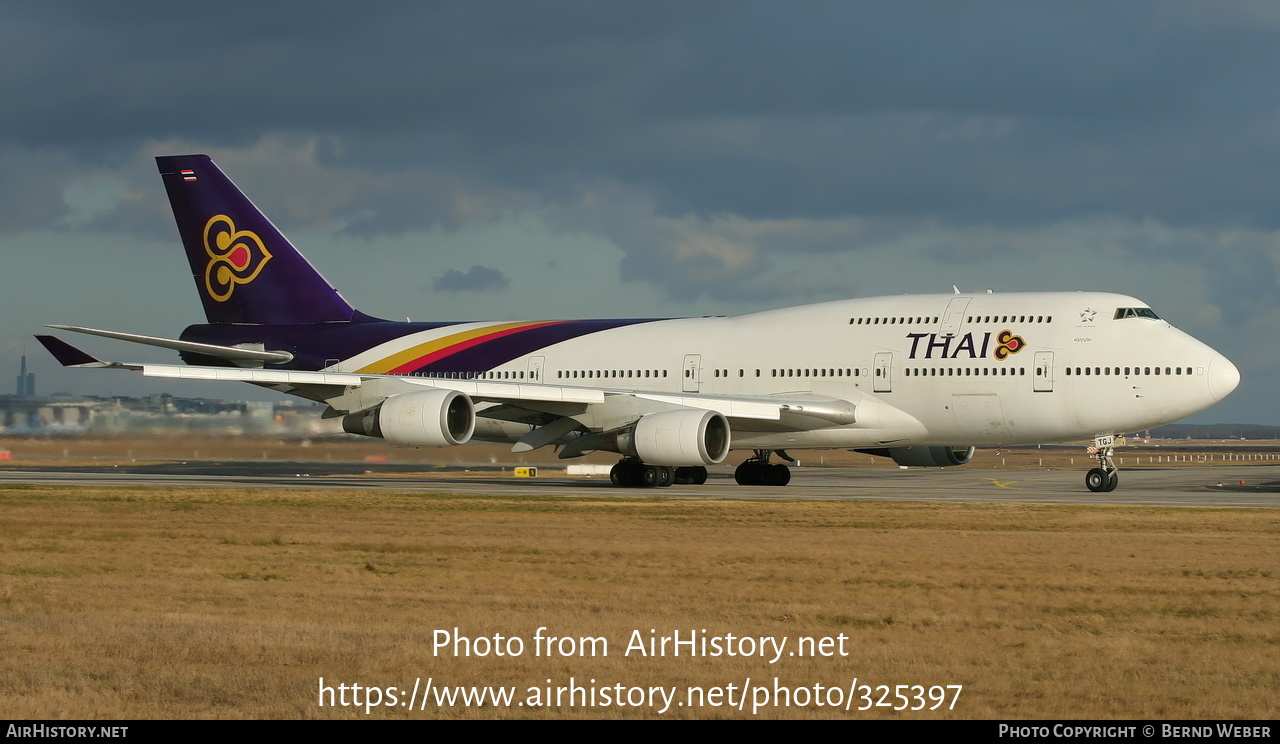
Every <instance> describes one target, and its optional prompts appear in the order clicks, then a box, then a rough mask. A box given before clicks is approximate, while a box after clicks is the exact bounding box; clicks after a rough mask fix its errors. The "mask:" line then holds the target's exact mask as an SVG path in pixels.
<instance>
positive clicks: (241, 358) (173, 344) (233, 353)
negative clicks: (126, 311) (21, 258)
mask: <svg viewBox="0 0 1280 744" xmlns="http://www.w3.org/2000/svg"><path fill="white" fill-rule="evenodd" d="M45 327H46V328H56V329H58V330H60V331H72V332H74V333H86V334H88V335H90V336H101V337H103V338H113V339H116V340H117V341H128V342H130V343H135V344H146V345H147V346H159V347H160V348H162V349H173V350H174V351H188V352H192V353H195V354H204V355H205V356H211V357H217V358H219V359H226V360H228V361H231V362H235V363H237V364H241V365H243V364H244V363H245V362H257V363H266V364H285V363H286V362H289V361H291V360H292V359H293V354H290V353H289V352H287V351H267V350H265V349H247V348H243V347H240V346H217V345H215V344H198V343H195V342H194V341H179V340H177V339H172V338H159V337H156V336H143V335H140V334H137V333H125V332H123V331H104V330H100V329H98V328H84V327H81V326H69V325H52V324H50V325H46V326H45ZM51 338H52V337H51ZM72 348H74V347H72ZM81 353H83V352H81ZM54 356H57V354H55V355H54Z"/></svg>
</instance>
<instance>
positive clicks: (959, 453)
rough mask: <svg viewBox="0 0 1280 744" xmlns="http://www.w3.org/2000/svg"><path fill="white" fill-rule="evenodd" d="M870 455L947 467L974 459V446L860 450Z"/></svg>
mask: <svg viewBox="0 0 1280 744" xmlns="http://www.w3.org/2000/svg"><path fill="white" fill-rule="evenodd" d="M858 451H859V452H865V453H867V454H869V455H878V456H880V457H892V458H893V461H894V462H896V463H898V464H899V465H912V466H917V467H931V468H945V467H950V466H952V465H964V464H965V463H967V462H969V461H970V460H972V459H973V447H887V448H885V449H874V450H858Z"/></svg>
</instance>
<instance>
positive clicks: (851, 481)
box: [0, 462, 1280, 508]
mask: <svg viewBox="0 0 1280 744" xmlns="http://www.w3.org/2000/svg"><path fill="white" fill-rule="evenodd" d="M368 467H369V466H367V465H365V464H363V463H348V464H343V463H290V462H229V463H200V462H191V463H168V464H158V465H120V466H114V467H85V468H76V469H71V468H44V469H40V470H36V469H34V468H32V469H26V470H23V469H20V468H19V467H18V466H10V467H8V468H5V469H4V470H0V484H2V483H39V484H59V485H76V486H113V487H122V488H128V487H139V486H152V487H165V488H311V489H316V488H332V489H384V490H395V491H407V492H436V493H507V494H517V495H518V494H530V495H534V494H536V495H541V496H619V497H657V498H754V499H862V500H877V501H936V502H948V501H950V502H1015V503H1017V502H1023V503H1067V504H1126V505H1178V506H1236V507H1241V506H1243V507H1269V508H1277V507H1280V465H1240V466H1231V465H1224V466H1218V467H1181V468H1180V467H1169V468H1133V469H1130V470H1122V471H1121V475H1120V486H1119V488H1118V489H1116V490H1115V491H1113V492H1111V493H1092V492H1090V491H1088V490H1087V489H1086V488H1085V487H1084V471H1083V470H977V469H966V468H964V467H957V468H948V469H941V468H936V469H926V468H913V469H910V470H888V469H882V468H823V467H802V468H796V469H794V470H793V471H792V472H793V476H792V480H791V484H790V485H788V486H785V487H782V488H777V487H760V486H757V487H747V486H739V485H737V484H736V483H734V481H733V471H732V469H730V468H713V469H712V472H711V473H710V477H709V478H708V480H707V482H706V483H705V484H703V485H701V486H683V485H676V486H672V487H670V488H655V489H643V488H617V487H614V486H612V485H611V484H610V483H609V479H608V477H607V476H596V477H590V478H588V477H581V476H568V475H565V473H564V471H562V470H559V469H542V470H541V474H540V476H539V477H535V478H515V477H514V476H513V474H512V472H511V470H505V471H504V470H501V469H499V468H496V467H490V466H477V467H475V468H473V469H464V468H447V469H446V468H440V469H433V470H429V471H425V472H422V473H410V474H404V473H398V474H391V473H389V472H365V471H366V470H367V469H368ZM395 469H396V470H400V471H403V466H398V467H396V468H395ZM1240 481H1244V483H1243V484H1241V483H1240Z"/></svg>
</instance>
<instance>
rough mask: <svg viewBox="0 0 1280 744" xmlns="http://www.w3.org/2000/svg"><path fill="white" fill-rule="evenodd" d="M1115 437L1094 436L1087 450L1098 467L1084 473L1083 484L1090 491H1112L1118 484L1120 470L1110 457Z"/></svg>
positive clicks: (1113, 448)
mask: <svg viewBox="0 0 1280 744" xmlns="http://www.w3.org/2000/svg"><path fill="white" fill-rule="evenodd" d="M1115 444H1116V438H1115V437H1114V436H1105V437H1095V438H1094V440H1093V446H1092V447H1090V448H1089V450H1088V452H1089V454H1090V455H1093V457H1094V458H1095V459H1097V461H1098V467H1096V468H1091V469H1090V470H1089V472H1087V473H1085V475H1084V485H1085V487H1086V488H1088V489H1089V490H1090V491H1093V492H1095V493H1097V492H1100V491H1102V492H1105V491H1114V490H1116V486H1118V485H1120V470H1119V469H1118V468H1116V465H1115V462H1114V461H1113V460H1112V458H1111V454H1112V452H1113V451H1114V450H1115Z"/></svg>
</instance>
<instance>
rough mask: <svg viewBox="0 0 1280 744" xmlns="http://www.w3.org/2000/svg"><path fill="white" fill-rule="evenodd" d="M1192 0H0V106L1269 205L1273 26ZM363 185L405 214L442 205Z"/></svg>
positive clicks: (974, 198) (369, 156)
mask: <svg viewBox="0 0 1280 744" xmlns="http://www.w3.org/2000/svg"><path fill="white" fill-rule="evenodd" d="M1202 7H1203V6H1197V5H1183V4H1180V3H1155V2H1151V3H1124V4H1118V5H1117V4H1097V3H1075V4H1057V5H1047V4H1027V3H1021V2H1007V3H1000V2H996V3H983V4H973V3H964V4H950V3H923V2H919V3H916V2H901V3H847V2H817V1H815V2H806V3H800V4H786V5H783V4H778V3H763V2H762V3H713V2H699V3H661V2H657V3H643V4H637V3H596V2H535V3H509V2H469V3H375V4H372V5H360V6H355V5H351V4H348V3H341V4H340V3H319V4H317V3H272V4H249V3H230V4H228V3H219V4H217V5H216V6H211V7H200V6H192V7H191V8H190V9H189V8H187V7H185V6H175V5H173V4H172V3H159V2H154V3H153V2H133V3H109V4H103V3H94V2H85V3H46V4H27V5H18V6H16V7H15V6H13V5H10V6H8V8H7V9H6V10H4V11H0V20H3V24H2V25H3V28H4V29H5V30H4V31H0V38H2V39H3V42H4V43H3V44H0V92H3V94H4V95H5V100H6V101H10V102H20V105H7V106H5V107H4V109H3V110H2V111H0V133H3V136H4V138H5V140H6V141H7V142H9V143H12V144H14V145H17V146H19V147H24V148H30V149H53V150H64V151H71V152H75V153H77V154H78V155H80V156H82V157H88V158H91V159H93V160H95V161H99V162H101V161H112V160H113V159H118V158H120V157H122V154H123V153H124V152H126V151H127V150H123V149H122V148H121V145H126V144H132V145H137V144H140V143H141V142H143V141H144V140H146V139H168V138H180V139H183V140H186V141H195V142H205V143H207V144H206V147H215V146H248V145H251V144H252V143H254V142H256V141H257V140H258V139H259V138H260V137H262V136H263V135H264V134H267V133H292V134H294V135H300V136H319V137H336V138H340V139H341V140H342V142H343V147H342V149H341V150H340V151H333V152H330V153H321V157H323V158H325V160H324V162H327V163H331V164H342V163H348V164H349V163H362V164H364V165H365V166H369V165H374V164H376V165H378V166H379V167H382V168H385V169H387V170H388V171H390V172H404V171H410V172H412V171H417V170H422V169H434V170H444V171H448V172H453V173H455V174H458V175H459V176H463V177H465V178H466V179H469V180H470V181H471V182H480V183H485V182H487V183H490V184H494V185H498V184H500V185H502V186H503V187H505V188H509V189H527V190H539V191H545V190H548V189H551V190H554V188H555V187H556V185H557V184H564V183H567V182H572V181H573V180H574V179H576V178H577V177H579V176H582V175H586V176H589V177H592V176H606V177H609V178H613V179H616V180H618V181H620V182H623V183H627V184H630V185H633V186H638V187H641V188H644V189H646V190H647V191H649V192H650V193H651V194H653V195H654V197H655V205H656V208H657V209H658V210H659V211H660V212H661V213H663V214H667V215H681V214H686V213H694V214H703V215H706V214H714V213H718V212H731V213H735V214H742V215H749V216H755V217H771V218H772V217H784V216H785V217H797V216H798V217H834V216H841V215H848V214H876V215H881V216H884V215H908V216H921V215H922V216H929V217H935V218H940V219H947V220H955V221H959V222H966V221H975V220H977V221H981V220H990V219H1017V220H1033V221H1036V220H1053V219H1060V218H1062V217H1063V216H1067V215H1074V214H1078V213H1080V212H1082V211H1084V212H1095V213H1099V212H1100V213H1114V214H1124V215H1139V216H1156V217H1160V218H1165V219H1170V220H1179V221H1194V220H1197V219H1238V220H1245V221H1249V222H1252V223H1256V224H1260V225H1274V224H1277V220H1276V219H1275V210H1274V209H1272V208H1271V205H1270V195H1269V194H1263V193H1261V191H1260V190H1259V188H1258V187H1259V186H1262V185H1265V184H1268V183H1270V180H1271V178H1272V176H1271V173H1273V172H1274V167H1273V166H1274V165H1276V161H1277V160H1280V144H1277V142H1276V137H1275V134H1276V131H1275V129H1276V117H1277V113H1280V112H1278V111H1277V98H1276V96H1277V94H1276V92H1275V86H1274V84H1273V83H1272V81H1273V80H1274V79H1275V78H1276V76H1277V74H1280V44H1278V43H1277V41H1278V39H1277V35H1278V34H1277V27H1276V24H1274V23H1270V24H1269V23H1266V22H1260V21H1259V18H1258V15H1261V16H1262V18H1261V20H1262V21H1266V20H1268V16H1267V15H1266V10H1265V7H1262V8H1259V7H1258V6H1249V5H1234V4H1230V3H1228V4H1225V5H1218V4H1215V5H1214V7H1213V8H1212V9H1208V10H1205V9H1202ZM1251 13H1253V14H1251ZM1271 20H1274V19H1271ZM1225 39H1229V42H1228V41H1225ZM353 200H354V201H355V202H357V203H356V204H355V205H354V207H355V208H356V210H357V211H359V208H362V207H364V206H365V205H362V204H359V203H358V202H359V201H360V195H359V194H356V195H354V196H353ZM370 206H371V207H372V209H373V211H372V212H368V213H367V214H372V215H373V216H375V217H377V216H385V217H386V218H387V220H388V223H387V226H388V228H389V229H391V230H399V229H405V228H406V227H412V226H414V225H422V224H431V223H433V222H434V221H436V220H437V219H438V218H439V214H440V213H439V211H438V210H437V209H436V208H426V209H419V210H417V211H413V210H408V209H394V208H385V209H384V210H382V211H385V212H386V214H385V215H379V208H377V207H376V206H373V205H370Z"/></svg>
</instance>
